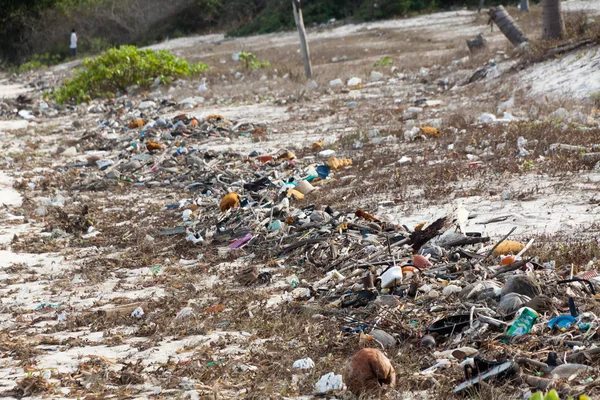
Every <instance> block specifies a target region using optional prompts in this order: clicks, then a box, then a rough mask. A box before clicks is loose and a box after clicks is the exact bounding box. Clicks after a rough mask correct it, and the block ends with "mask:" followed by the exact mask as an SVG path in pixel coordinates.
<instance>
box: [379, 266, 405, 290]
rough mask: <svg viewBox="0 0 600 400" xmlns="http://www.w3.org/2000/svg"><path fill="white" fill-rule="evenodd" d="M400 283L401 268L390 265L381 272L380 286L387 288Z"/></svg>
mask: <svg viewBox="0 0 600 400" xmlns="http://www.w3.org/2000/svg"><path fill="white" fill-rule="evenodd" d="M400 283H402V268H400V267H392V268H390V269H388V270H387V271H385V272H384V273H383V274H381V287H382V288H384V289H385V288H389V287H392V286H395V285H396V284H400Z"/></svg>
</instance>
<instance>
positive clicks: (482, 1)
mask: <svg viewBox="0 0 600 400" xmlns="http://www.w3.org/2000/svg"><path fill="white" fill-rule="evenodd" d="M484 4H485V0H479V7H477V14H479V13H480V12H481V9H482V8H483V6H484Z"/></svg>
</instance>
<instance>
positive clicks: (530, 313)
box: [506, 307, 540, 336]
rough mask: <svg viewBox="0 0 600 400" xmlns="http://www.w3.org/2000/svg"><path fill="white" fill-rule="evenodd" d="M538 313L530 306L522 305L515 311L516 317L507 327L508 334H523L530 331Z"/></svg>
mask: <svg viewBox="0 0 600 400" xmlns="http://www.w3.org/2000/svg"><path fill="white" fill-rule="evenodd" d="M539 316H540V315H539V314H538V313H537V312H535V310H533V309H532V308H529V307H523V308H521V309H520V310H519V311H517V317H516V318H515V320H514V321H513V323H512V324H510V326H509V327H508V331H507V332H506V334H507V335H508V336H523V335H524V334H526V333H529V332H530V331H531V328H532V327H533V324H535V321H536V320H537V319H538V317H539Z"/></svg>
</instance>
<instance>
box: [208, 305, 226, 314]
mask: <svg viewBox="0 0 600 400" xmlns="http://www.w3.org/2000/svg"><path fill="white" fill-rule="evenodd" d="M224 310H225V306H224V305H223V304H217V305H214V306H210V307H208V308H207V309H206V310H204V311H206V312H207V313H213V314H216V313H218V312H221V311H224Z"/></svg>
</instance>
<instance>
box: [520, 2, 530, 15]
mask: <svg viewBox="0 0 600 400" xmlns="http://www.w3.org/2000/svg"><path fill="white" fill-rule="evenodd" d="M520 8H521V11H527V12H529V0H521V7H520Z"/></svg>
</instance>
